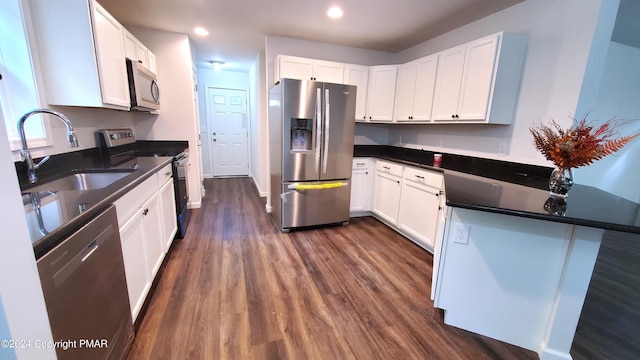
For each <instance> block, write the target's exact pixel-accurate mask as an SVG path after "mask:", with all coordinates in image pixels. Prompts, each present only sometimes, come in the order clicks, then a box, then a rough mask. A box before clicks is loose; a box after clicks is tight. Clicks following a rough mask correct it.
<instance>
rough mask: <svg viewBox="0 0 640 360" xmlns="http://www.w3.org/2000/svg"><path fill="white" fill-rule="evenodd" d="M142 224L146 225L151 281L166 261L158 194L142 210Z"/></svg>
mask: <svg viewBox="0 0 640 360" xmlns="http://www.w3.org/2000/svg"><path fill="white" fill-rule="evenodd" d="M141 213H142V223H143V224H144V237H145V240H146V242H145V253H146V255H147V270H148V272H149V274H151V276H150V280H153V278H154V277H155V276H156V274H157V273H158V270H159V269H160V265H161V264H162V260H163V259H164V254H165V251H164V246H165V243H164V238H163V237H162V229H163V225H162V214H161V208H160V198H159V197H158V193H155V194H153V196H152V197H151V198H150V199H149V200H147V202H146V203H144V205H142V209H141Z"/></svg>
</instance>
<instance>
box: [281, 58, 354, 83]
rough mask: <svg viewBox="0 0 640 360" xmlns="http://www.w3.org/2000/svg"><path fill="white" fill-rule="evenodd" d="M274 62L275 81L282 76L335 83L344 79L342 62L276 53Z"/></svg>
mask: <svg viewBox="0 0 640 360" xmlns="http://www.w3.org/2000/svg"><path fill="white" fill-rule="evenodd" d="M275 63H276V69H275V74H276V76H275V80H276V81H278V80H280V79H282V78H287V79H299V80H317V81H323V82H330V83H337V84H341V83H342V82H343V81H344V64H342V63H337V62H332V61H322V60H314V59H307V58H301V57H296V56H286V55H278V56H277V57H276V60H275Z"/></svg>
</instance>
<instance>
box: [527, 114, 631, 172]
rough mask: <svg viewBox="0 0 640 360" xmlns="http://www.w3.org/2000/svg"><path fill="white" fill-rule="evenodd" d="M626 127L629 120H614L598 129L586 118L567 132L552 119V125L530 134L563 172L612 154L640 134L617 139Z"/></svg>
mask: <svg viewBox="0 0 640 360" xmlns="http://www.w3.org/2000/svg"><path fill="white" fill-rule="evenodd" d="M623 124H625V121H617V120H614V119H611V120H608V121H606V122H604V123H603V124H602V125H600V126H598V127H597V128H596V127H594V126H593V125H591V124H590V123H588V122H587V116H586V115H585V116H584V117H583V118H582V119H581V120H579V121H575V122H574V124H573V126H571V127H570V128H569V129H567V130H563V129H562V128H561V127H560V125H558V123H557V122H555V120H553V119H551V125H549V126H547V125H542V124H540V125H537V126H535V127H531V128H529V131H530V132H531V134H532V135H533V143H534V145H535V147H536V149H538V150H539V151H540V152H541V153H542V155H544V157H545V158H546V159H547V160H550V161H552V162H553V163H554V164H555V165H556V166H557V167H558V168H559V169H570V168H575V167H579V166H584V165H589V164H591V163H592V162H594V161H596V160H600V159H602V158H604V157H605V156H607V155H611V154H613V153H614V152H616V151H618V150H620V149H621V148H622V147H623V146H625V145H626V144H627V143H629V142H630V141H631V140H633V139H635V138H636V137H637V136H638V135H640V134H635V135H629V136H620V137H615V136H616V134H617V133H618V131H617V129H618V127H619V126H621V125H623Z"/></svg>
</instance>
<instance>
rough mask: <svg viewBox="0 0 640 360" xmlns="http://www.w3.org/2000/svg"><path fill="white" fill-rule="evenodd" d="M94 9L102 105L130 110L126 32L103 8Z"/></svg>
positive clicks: (97, 6) (96, 7)
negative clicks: (125, 45)
mask: <svg viewBox="0 0 640 360" xmlns="http://www.w3.org/2000/svg"><path fill="white" fill-rule="evenodd" d="M94 9H95V11H94V17H95V23H94V36H95V41H96V49H95V51H96V57H97V59H98V73H99V75H100V87H101V90H102V102H103V103H105V104H111V105H119V106H126V107H128V106H130V105H131V103H130V99H129V84H128V80H127V68H126V66H125V62H124V59H125V56H124V37H123V31H124V28H123V27H122V25H120V24H119V23H118V22H117V21H116V20H115V19H114V18H113V17H112V16H111V15H109V13H108V12H106V11H105V10H104V9H103V8H102V7H101V6H99V5H97V4H96V5H95V8H94Z"/></svg>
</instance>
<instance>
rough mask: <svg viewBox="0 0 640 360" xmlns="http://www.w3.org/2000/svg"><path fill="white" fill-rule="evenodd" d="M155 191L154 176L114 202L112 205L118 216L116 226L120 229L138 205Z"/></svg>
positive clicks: (156, 181)
mask: <svg viewBox="0 0 640 360" xmlns="http://www.w3.org/2000/svg"><path fill="white" fill-rule="evenodd" d="M157 191H158V179H157V178H156V176H151V177H150V178H148V179H146V180H145V181H144V182H143V183H142V184H140V185H138V186H136V187H135V188H133V190H131V191H129V192H128V193H126V194H125V195H124V196H122V197H121V198H120V199H118V200H116V201H115V202H114V203H113V204H114V205H115V206H116V213H117V214H118V226H120V227H122V226H123V225H124V224H125V223H126V222H127V220H128V219H129V218H130V217H131V216H133V214H135V212H136V211H137V210H138V209H139V208H140V205H142V204H143V203H144V202H145V201H147V199H149V198H150V197H151V196H152V195H153V194H154V193H156V192H157Z"/></svg>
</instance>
